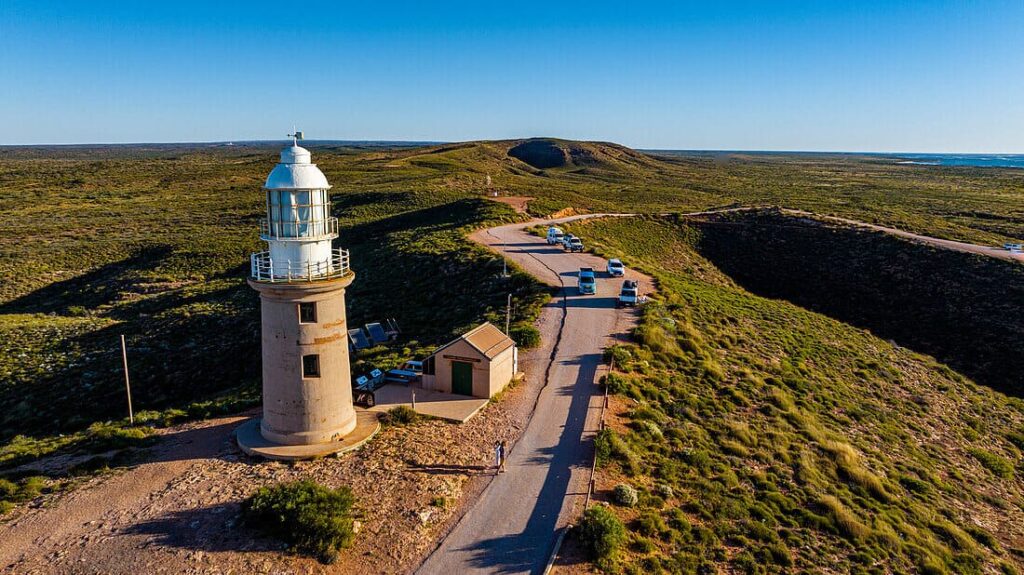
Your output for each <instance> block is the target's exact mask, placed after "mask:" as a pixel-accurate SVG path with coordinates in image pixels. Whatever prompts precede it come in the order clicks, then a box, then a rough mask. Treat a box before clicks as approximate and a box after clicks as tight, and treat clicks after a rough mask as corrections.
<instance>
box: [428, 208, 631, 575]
mask: <svg viewBox="0 0 1024 575" xmlns="http://www.w3.org/2000/svg"><path fill="white" fill-rule="evenodd" d="M567 219H568V218H567ZM558 221H565V219H563V220H558ZM537 223H542V222H537V221H535V222H532V223H531V225H534V224H537ZM524 227H525V226H524V224H514V225H509V226H502V227H498V228H493V229H491V230H486V231H483V232H478V233H476V234H474V236H473V239H474V240H476V241H478V242H481V243H484V244H487V245H489V246H490V247H491V248H492V249H495V250H498V251H500V252H503V253H505V254H506V255H507V256H508V257H509V258H510V259H512V260H513V261H515V262H516V263H518V264H519V265H520V266H521V267H522V268H524V269H525V270H526V271H528V272H529V273H531V274H533V275H535V276H536V277H538V278H539V279H540V280H541V281H544V282H547V283H549V284H551V285H555V286H562V285H564V286H566V289H564V290H563V297H564V300H563V301H564V307H562V308H560V309H558V312H559V313H564V323H563V324H562V327H561V330H560V331H561V333H560V336H559V334H553V335H554V336H555V337H558V338H559V339H558V340H557V343H556V346H555V349H554V358H553V360H552V362H551V365H550V371H549V374H548V378H547V386H546V387H545V388H544V389H543V390H542V391H541V393H540V396H539V399H538V403H537V408H536V411H535V412H534V414H533V417H532V418H531V419H530V422H529V425H528V426H527V428H526V429H525V431H524V432H523V435H522V436H521V438H520V439H519V441H518V442H517V443H516V444H515V445H514V446H513V448H512V450H511V454H510V456H509V459H508V469H507V471H506V472H505V473H504V474H501V475H498V476H497V477H496V478H495V479H494V481H492V482H491V484H490V485H489V486H488V487H487V488H486V490H485V491H484V492H483V493H482V494H481V496H480V499H479V500H478V501H477V502H476V503H475V504H474V506H473V507H472V508H471V509H470V510H469V511H468V512H467V513H466V515H465V516H464V517H463V518H462V520H461V521H460V522H459V523H458V524H457V525H456V526H455V527H454V529H453V530H452V531H451V533H449V534H448V536H447V537H446V538H445V540H444V541H443V542H442V543H441V545H440V546H439V547H438V549H437V550H436V551H435V552H434V553H433V554H432V555H431V556H430V557H429V558H427V560H426V561H425V562H424V564H423V565H422V566H421V567H420V569H419V573H423V574H426V575H431V574H445V575H450V574H454V573H460V574H461V573H474V572H475V573H540V572H543V570H544V568H545V565H546V562H547V559H548V556H549V555H550V553H551V551H552V547H553V545H554V541H555V534H556V532H557V530H558V529H559V528H561V527H564V526H565V525H566V524H568V523H569V522H570V521H571V520H573V519H574V518H575V517H577V516H578V515H579V513H580V512H581V511H582V507H583V504H584V501H585V498H586V493H587V485H588V483H589V481H590V465H591V459H592V456H593V443H592V441H593V434H594V433H595V432H596V429H597V426H598V419H599V417H600V407H601V401H602V399H601V397H600V396H599V395H598V390H597V386H596V380H597V379H598V377H599V375H600V374H601V372H602V371H603V370H604V366H603V365H602V362H601V357H602V353H603V350H604V348H605V347H606V346H607V345H608V344H609V343H610V342H611V341H612V339H613V338H615V337H617V336H621V335H623V334H625V333H626V332H627V331H628V329H629V327H630V326H631V325H632V323H633V321H634V318H635V314H633V313H631V312H630V311H628V310H617V309H616V308H615V300H616V297H617V295H618V291H619V288H620V287H621V285H622V280H621V279H617V278H609V277H607V275H606V274H605V273H604V271H603V270H604V263H605V261H604V260H603V259H601V258H598V257H595V256H592V255H590V254H578V253H577V254H569V253H565V252H563V251H562V250H561V248H556V247H552V246H548V245H547V244H546V243H545V241H544V240H543V239H541V238H538V237H535V236H532V235H530V234H528V233H526V232H525V231H523V228H524ZM581 266H591V267H593V268H594V269H595V270H597V271H598V272H599V273H598V288H597V294H596V295H590V296H580V295H578V294H577V292H576V274H577V272H578V271H579V268H580V267H581ZM631 275H632V277H634V278H636V279H640V280H641V281H642V282H643V285H646V289H645V290H644V291H645V293H647V292H649V291H650V289H651V284H650V283H649V282H650V280H649V279H648V278H645V277H642V276H639V275H634V274H631ZM545 335H547V334H545Z"/></svg>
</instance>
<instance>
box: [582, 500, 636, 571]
mask: <svg viewBox="0 0 1024 575" xmlns="http://www.w3.org/2000/svg"><path fill="white" fill-rule="evenodd" d="M579 536H580V542H581V543H582V544H583V546H584V548H586V550H587V552H588V553H589V554H590V556H591V558H593V559H595V560H598V561H603V562H607V561H608V560H611V559H614V558H615V556H616V555H617V554H618V552H619V550H620V549H621V548H622V546H623V545H625V544H626V527H625V526H624V525H623V524H622V521H619V518H618V517H616V516H615V514H614V513H612V512H611V511H610V510H609V509H608V508H606V507H603V506H600V505H598V506H594V507H591V508H590V509H587V510H586V512H584V513H583V519H582V520H581V521H580V525H579Z"/></svg>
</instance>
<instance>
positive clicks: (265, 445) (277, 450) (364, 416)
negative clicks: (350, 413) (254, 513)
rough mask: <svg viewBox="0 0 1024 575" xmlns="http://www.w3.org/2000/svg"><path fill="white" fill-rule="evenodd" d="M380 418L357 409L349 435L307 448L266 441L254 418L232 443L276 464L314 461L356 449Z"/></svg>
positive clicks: (371, 434)
mask: <svg viewBox="0 0 1024 575" xmlns="http://www.w3.org/2000/svg"><path fill="white" fill-rule="evenodd" d="M379 415H380V414H378V413H376V412H372V411H366V410H363V409H357V410H356V427H355V429H353V430H352V432H351V433H349V434H348V435H346V436H345V437H343V438H341V439H340V440H338V441H331V442H328V443H312V444H308V445H284V444H281V443H274V442H272V441H269V440H268V439H266V438H265V437H263V434H262V433H260V418H258V417H254V418H252V419H250V420H249V421H246V422H245V423H243V424H242V425H241V426H240V427H239V428H238V429H236V430H235V440H236V441H237V442H238V447H239V448H240V449H241V450H242V451H244V452H245V453H246V454H248V455H252V456H256V457H264V458H267V459H276V460H279V461H298V460H302V459H316V458H318V457H326V456H328V455H335V454H341V453H345V452H346V451H352V450H353V449H358V448H359V447H360V446H362V445H363V444H365V443H366V442H367V441H369V440H370V439H372V438H373V436H374V435H376V434H377V432H378V431H380V422H379V421H377V418H378V417H379Z"/></svg>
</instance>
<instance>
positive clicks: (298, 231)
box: [260, 217, 338, 241]
mask: <svg viewBox="0 0 1024 575" xmlns="http://www.w3.org/2000/svg"><path fill="white" fill-rule="evenodd" d="M328 237H329V238H332V239H333V238H336V237H338V218H334V217H331V218H327V219H325V220H313V221H296V222H288V221H274V222H270V221H269V220H267V218H260V239H261V240H263V241H270V240H274V241H308V240H313V239H318V238H328Z"/></svg>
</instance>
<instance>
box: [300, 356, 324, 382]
mask: <svg viewBox="0 0 1024 575" xmlns="http://www.w3.org/2000/svg"><path fill="white" fill-rule="evenodd" d="M302 377H320V356H319V355H316V354H313V355H304V356H302Z"/></svg>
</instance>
